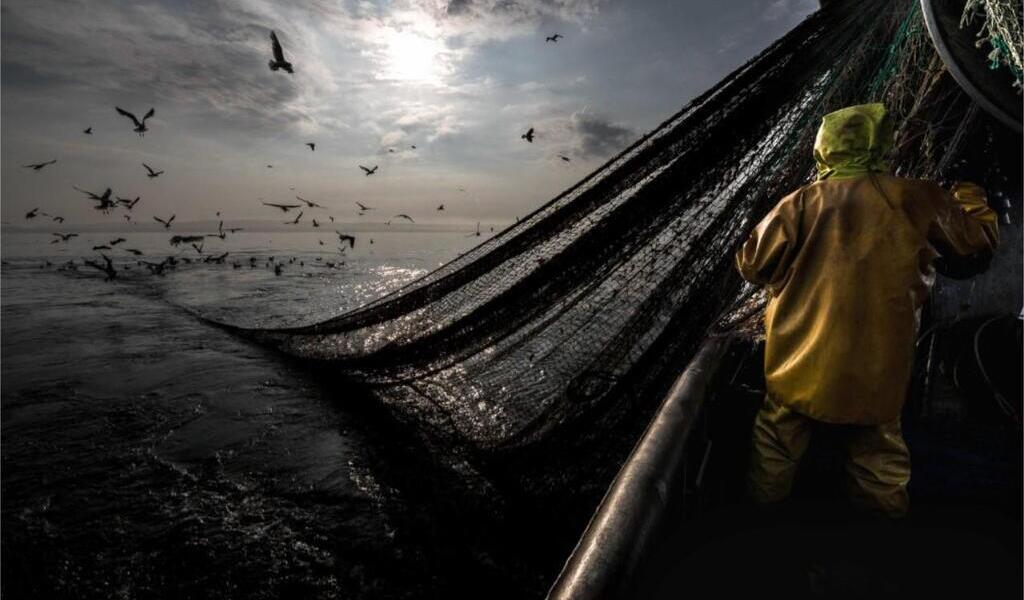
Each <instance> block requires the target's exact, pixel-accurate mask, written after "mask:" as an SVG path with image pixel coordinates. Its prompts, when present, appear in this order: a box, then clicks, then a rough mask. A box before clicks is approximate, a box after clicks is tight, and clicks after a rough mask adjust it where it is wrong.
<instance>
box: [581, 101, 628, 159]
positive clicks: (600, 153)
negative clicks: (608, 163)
mask: <svg viewBox="0 0 1024 600" xmlns="http://www.w3.org/2000/svg"><path fill="white" fill-rule="evenodd" d="M569 127H570V132H571V133H572V134H573V136H574V148H573V153H574V154H576V155H577V156H580V157H582V158H605V157H608V156H611V155H612V154H614V153H616V152H619V151H621V150H622V149H624V148H625V147H626V146H627V145H628V144H629V143H630V142H632V141H633V140H634V139H635V138H636V136H637V134H636V132H634V131H633V130H632V129H630V128H629V127H626V126H624V125H619V124H617V123H613V122H611V121H609V120H607V119H605V118H603V117H601V116H599V115H595V114H592V113H581V112H577V113H573V115H572V117H571V118H570V120H569Z"/></svg>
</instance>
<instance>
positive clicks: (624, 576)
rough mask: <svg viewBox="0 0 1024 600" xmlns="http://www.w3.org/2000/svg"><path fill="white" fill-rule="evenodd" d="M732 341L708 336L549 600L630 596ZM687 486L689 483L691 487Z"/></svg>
mask: <svg viewBox="0 0 1024 600" xmlns="http://www.w3.org/2000/svg"><path fill="white" fill-rule="evenodd" d="M728 346H729V338H726V337H709V338H707V339H706V340H705V341H704V344H703V345H702V346H701V348H700V350H698V351H697V355H696V356H694V358H693V360H691V361H690V364H689V365H688V366H687V367H686V370H685V371H683V373H682V375H680V376H679V378H678V379H676V381H675V383H674V384H673V385H672V388H671V389H670V390H669V392H668V394H667V395H666V396H665V399H664V400H662V403H661V406H660V407H659V408H658V412H657V413H656V414H655V416H654V418H653V419H652V420H651V423H650V424H649V425H648V426H647V430H646V431H645V432H644V434H643V436H641V438H640V441H639V442H637V444H636V446H635V447H634V448H633V452H632V453H631V454H630V456H629V458H628V459H627V460H626V462H625V463H624V464H623V465H622V468H621V469H619V473H618V475H616V477H615V481H613V482H612V485H611V486H610V487H609V488H608V491H607V492H606V493H605V496H604V499H602V500H601V504H600V505H599V506H598V508H597V511H596V512H595V513H594V516H593V517H592V518H591V520H590V523H589V524H588V525H587V529H586V531H585V532H584V533H583V536H582V537H581V538H580V541H579V543H577V545H576V548H575V550H573V553H572V555H571V556H570V557H569V560H568V561H567V562H566V564H565V567H563V568H562V572H561V574H559V576H558V579H557V580H556V581H555V584H554V586H552V588H551V591H550V592H548V599H549V600H570V599H571V600H589V599H591V598H594V599H597V598H600V599H607V598H620V597H628V596H629V590H630V589H631V588H632V587H633V584H634V583H635V582H634V577H635V575H636V570H637V566H638V565H639V564H640V561H641V560H642V559H643V558H644V556H645V554H646V551H647V550H648V547H649V545H650V542H651V541H652V539H653V538H654V534H655V533H656V532H657V531H659V529H660V527H659V526H660V525H662V523H663V521H664V517H665V515H666V512H667V509H668V507H669V506H670V503H671V502H672V500H673V498H672V495H671V493H670V492H671V491H672V490H674V489H679V488H678V485H677V484H678V483H679V481H678V480H679V479H680V478H681V477H682V473H683V469H682V465H683V460H684V457H685V450H686V443H687V439H688V438H689V435H690V432H691V431H692V429H693V425H694V423H695V421H696V419H697V415H698V413H699V412H700V408H701V405H702V404H703V402H704V398H705V396H706V394H707V388H708V384H709V383H710V381H711V378H712V377H713V375H714V373H715V371H716V370H717V369H718V366H719V364H721V361H722V357H723V356H724V355H725V351H726V349H727V348H728ZM684 483H685V482H684Z"/></svg>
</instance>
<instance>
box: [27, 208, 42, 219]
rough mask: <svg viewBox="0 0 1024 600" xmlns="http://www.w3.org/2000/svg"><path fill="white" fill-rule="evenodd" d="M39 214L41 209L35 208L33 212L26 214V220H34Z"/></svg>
mask: <svg viewBox="0 0 1024 600" xmlns="http://www.w3.org/2000/svg"><path fill="white" fill-rule="evenodd" d="M37 214H39V209H38V208H33V209H32V210H30V211H28V212H27V213H25V218H26V219H34V218H36V215H37Z"/></svg>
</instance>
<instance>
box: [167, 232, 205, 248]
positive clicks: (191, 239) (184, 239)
mask: <svg viewBox="0 0 1024 600" xmlns="http://www.w3.org/2000/svg"><path fill="white" fill-rule="evenodd" d="M201 241H203V236H201V235H172V236H171V239H170V244H171V245H172V246H180V245H181V244H192V243H195V242H201Z"/></svg>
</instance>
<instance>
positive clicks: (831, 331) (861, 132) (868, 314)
mask: <svg viewBox="0 0 1024 600" xmlns="http://www.w3.org/2000/svg"><path fill="white" fill-rule="evenodd" d="M892 142H893V124H892V121H891V119H890V118H889V115H888V113H887V112H886V109H885V106H884V105H882V104H863V105H859V106H850V107H847V108H844V109H842V110H838V111H836V112H833V113H830V114H827V115H825V116H824V118H823V119H822V123H821V127H820V128H819V129H818V135H817V138H816V140H815V142H814V160H815V162H816V163H817V167H818V177H817V181H815V182H813V183H809V184H807V185H805V186H803V187H801V188H800V189H798V190H796V191H795V192H793V193H791V194H789V195H788V196H786V197H785V198H783V199H782V200H781V201H780V202H779V203H778V204H777V205H776V206H775V208H773V209H772V210H771V212H769V213H768V215H767V216H766V217H765V218H764V219H763V220H762V221H761V222H760V223H759V224H758V225H757V227H755V228H754V231H753V232H752V233H751V234H750V238H749V239H748V240H747V241H746V243H744V244H743V246H742V247H741V248H740V249H739V250H738V251H737V252H736V266H737V268H738V269H739V272H740V274H741V275H742V276H743V278H744V279H746V280H747V281H750V282H751V283H754V284H757V285H761V286H764V287H766V288H767V290H768V292H769V294H770V300H769V302H768V306H767V309H766V310H765V334H766V343H765V360H764V371H765V380H766V384H767V387H766V389H767V395H766V398H765V400H764V404H763V405H762V407H761V409H760V411H759V413H758V415H757V418H756V420H755V422H754V431H753V450H752V453H751V464H750V469H749V472H748V476H747V482H748V486H749V490H750V493H751V496H752V497H753V498H754V500H755V501H757V502H759V503H771V502H776V501H780V500H782V499H784V498H785V497H787V496H788V495H789V492H790V489H791V487H792V484H793V478H794V475H795V473H796V469H797V464H798V463H799V461H800V458H801V456H802V455H803V454H804V451H805V450H806V449H807V445H808V442H809V439H810V434H811V430H812V428H813V429H816V430H817V429H826V430H831V431H833V432H834V433H836V434H837V435H838V436H839V437H838V439H840V440H842V443H843V445H844V447H845V449H846V453H847V456H846V465H845V471H846V475H847V485H848V489H847V493H848V496H849V498H850V500H851V502H852V503H853V504H854V505H855V506H859V507H862V508H866V509H868V510H869V511H871V512H880V513H883V514H886V515H889V516H891V517H902V516H903V515H905V514H906V512H907V509H908V505H909V496H908V494H907V483H908V482H909V481H910V456H909V453H908V451H907V445H906V443H905V442H904V441H903V436H902V433H901V431H900V411H901V408H902V406H903V400H904V396H905V394H906V391H907V386H908V383H909V381H910V375H911V369H912V365H913V360H914V345H915V339H916V335H917V329H918V326H919V321H920V314H921V305H922V304H923V303H924V301H925V299H926V298H927V297H928V292H929V288H930V287H931V285H932V282H933V281H934V277H935V270H934V268H933V266H932V261H933V260H934V259H935V258H937V257H939V256H953V255H955V256H971V255H975V254H981V253H991V252H992V251H993V250H994V249H995V248H996V246H997V245H998V243H999V227H998V222H997V219H996V214H995V213H994V212H993V211H992V210H991V209H990V208H989V207H988V205H987V204H986V201H985V193H984V190H982V189H981V188H980V187H979V186H977V185H974V184H970V183H957V184H955V185H954V186H953V188H952V193H950V192H947V191H946V190H944V189H943V188H942V187H940V186H938V185H936V184H934V183H931V182H928V181H921V180H913V179H904V178H901V177H895V176H893V175H892V174H890V172H889V167H888V165H887V163H886V161H885V155H886V153H887V152H888V151H889V149H890V148H891V146H892ZM816 423H825V424H827V425H817V424H816Z"/></svg>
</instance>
